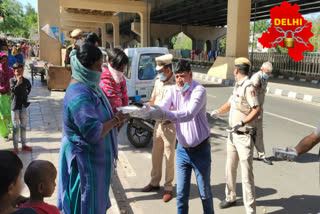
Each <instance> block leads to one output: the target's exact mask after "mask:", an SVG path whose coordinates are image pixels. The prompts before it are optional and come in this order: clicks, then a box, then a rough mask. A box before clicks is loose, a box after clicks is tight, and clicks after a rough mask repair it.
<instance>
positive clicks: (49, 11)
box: [38, 0, 61, 65]
mask: <svg viewBox="0 0 320 214" xmlns="http://www.w3.org/2000/svg"><path fill="white" fill-rule="evenodd" d="M59 2H60V1H59V0H41V1H38V23H39V25H38V30H39V40H40V41H39V42H40V59H41V60H44V61H48V62H51V63H53V64H55V65H60V64H61V51H60V50H61V42H60V41H61V29H60V11H59V9H60V7H59ZM46 24H49V25H50V27H57V28H58V30H59V32H58V33H59V40H56V39H53V38H51V37H50V36H48V35H47V34H46V33H45V32H44V31H42V30H41V29H40V28H41V27H43V26H45V25H46Z"/></svg>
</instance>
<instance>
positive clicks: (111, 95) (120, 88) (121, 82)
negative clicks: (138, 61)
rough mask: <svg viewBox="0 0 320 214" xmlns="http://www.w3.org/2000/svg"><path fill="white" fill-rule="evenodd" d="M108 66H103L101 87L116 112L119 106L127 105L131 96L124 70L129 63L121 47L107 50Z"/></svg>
mask: <svg viewBox="0 0 320 214" xmlns="http://www.w3.org/2000/svg"><path fill="white" fill-rule="evenodd" d="M107 54H108V58H107V61H108V67H103V68H102V74H101V80H100V88H101V89H102V90H103V91H104V93H105V95H106V97H107V98H108V100H109V103H110V105H111V107H112V110H113V112H114V113H117V112H118V110H117V107H121V106H127V105H128V103H129V98H128V94H127V85H126V80H125V78H124V71H125V69H126V67H127V65H128V63H129V59H128V57H127V55H126V54H125V53H124V52H123V51H122V50H120V49H117V48H114V49H111V50H107Z"/></svg>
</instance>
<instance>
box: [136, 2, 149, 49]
mask: <svg viewBox="0 0 320 214" xmlns="http://www.w3.org/2000/svg"><path fill="white" fill-rule="evenodd" d="M150 13H151V3H149V4H148V10H147V5H146V10H145V12H140V13H138V14H139V16H140V24H141V28H140V30H141V31H140V38H141V39H140V43H141V46H142V47H148V46H150V44H151V42H150V39H151V38H150V32H151V29H150V27H151V24H150Z"/></svg>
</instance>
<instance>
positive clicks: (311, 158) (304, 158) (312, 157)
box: [270, 153, 320, 163]
mask: <svg viewBox="0 0 320 214" xmlns="http://www.w3.org/2000/svg"><path fill="white" fill-rule="evenodd" d="M270 160H271V161H274V162H281V161H286V160H283V159H279V158H276V157H275V156H272V157H270ZM294 161H295V162H297V163H315V162H319V161H320V157H319V155H318V154H312V153H306V154H303V155H301V156H298V157H296V158H295V160H294Z"/></svg>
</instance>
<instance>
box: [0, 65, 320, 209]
mask: <svg viewBox="0 0 320 214" xmlns="http://www.w3.org/2000/svg"><path fill="white" fill-rule="evenodd" d="M194 71H195V72H199V71H196V70H194ZM25 77H27V78H29V77H30V74H29V72H28V71H27V69H26V71H25ZM196 79H197V81H199V82H201V83H202V84H203V85H204V86H205V87H206V90H207V95H208V96H207V97H208V101H207V112H208V114H209V113H210V112H211V111H212V110H213V109H216V108H218V107H219V106H220V105H222V104H223V103H224V102H226V100H227V99H228V97H229V96H230V94H231V92H232V87H231V86H226V85H224V84H219V83H213V82H212V81H204V80H200V79H199V78H196ZM269 84H270V87H271V84H276V85H275V86H278V87H283V90H290V89H289V87H293V88H294V89H295V90H296V91H302V90H304V89H303V88H304V87H305V86H300V85H299V86H292V85H289V84H282V83H281V82H276V81H273V80H272V81H271V82H270V83H269ZM306 88H307V89H306V90H309V89H310V90H311V89H315V88H312V87H310V86H306ZM317 89H318V88H316V89H315V90H317ZM311 91H312V90H311ZM311 91H310V92H311ZM306 93H307V92H306ZM308 93H309V92H308ZM64 94H65V93H64V92H58V91H48V90H47V86H46V84H45V83H41V82H40V78H36V80H35V84H34V85H33V88H32V92H31V95H30V101H31V105H30V107H29V108H28V127H27V141H28V143H27V144H28V145H29V146H32V148H33V152H20V154H19V157H20V158H21V159H22V161H23V163H24V169H25V168H26V166H27V165H28V164H29V163H30V162H31V161H32V160H36V159H43V160H49V161H51V162H52V163H53V164H54V165H55V166H56V168H58V155H59V148H60V142H61V136H62V101H63V97H64ZM319 110H320V105H319V104H317V103H316V102H313V103H310V102H297V100H296V99H283V96H279V97H277V96H266V102H265V112H264V115H265V119H264V127H265V147H266V153H267V156H270V157H271V159H272V160H273V163H274V165H273V166H268V165H266V164H264V163H262V162H259V161H254V174H255V184H256V195H257V213H272V214H282V213H289V214H302V213H303V214H304V213H312V214H313V213H320V205H319V201H320V196H319V176H320V175H319V163H318V156H317V153H318V149H319V148H318V147H315V148H314V149H313V150H311V151H310V152H309V153H307V154H305V155H303V156H301V157H299V158H298V159H297V161H296V162H286V161H280V160H278V159H276V158H275V157H273V156H272V148H274V147H277V148H283V147H285V146H294V145H296V144H297V143H298V142H299V140H300V139H302V138H303V137H304V136H306V135H308V134H310V133H311V132H312V131H313V130H314V128H315V126H316V125H317V124H318V123H319V122H320V121H319V117H318V115H319ZM227 118H228V116H227V115H225V116H222V117H221V118H220V119H218V120H213V119H212V118H210V117H208V121H209V124H210V128H211V136H210V137H211V146H212V151H211V152H212V173H211V184H212V192H213V198H214V207H215V212H216V213H221V214H238V213H244V208H243V201H242V198H241V196H242V192H241V176H240V170H239V173H238V176H237V186H238V188H237V189H238V190H237V195H238V203H237V206H235V207H233V208H230V209H226V210H220V209H219V203H220V201H221V200H223V199H224V187H225V177H224V168H225V160H226V148H225V141H226V131H225V129H226V128H227ZM118 143H119V162H118V167H117V169H116V170H115V173H114V176H113V178H112V189H111V191H110V195H111V201H112V204H113V206H112V208H111V209H110V210H109V211H108V214H109V213H110V214H116V213H117V214H118V213H127V214H129V213H130V214H131V213H137V214H147V213H160V214H162V213H176V199H175V196H174V198H173V199H172V200H171V201H169V202H168V203H164V202H163V201H162V194H163V188H161V190H160V191H158V192H151V193H142V192H141V189H142V188H143V187H144V186H145V185H146V184H148V182H149V181H150V170H151V149H152V143H150V144H149V145H148V146H147V147H146V148H141V149H137V148H134V147H133V146H132V145H131V144H130V143H129V141H128V139H127V135H126V126H124V127H123V128H122V129H121V132H120V133H119V142H118ZM0 149H12V141H10V142H4V140H3V139H2V138H0ZM20 149H21V146H20ZM56 182H58V180H57V181H56ZM162 184H163V180H162V182H161V185H162ZM173 184H174V191H175V184H176V181H175V180H174V182H173ZM22 194H23V195H25V196H28V195H29V191H28V189H27V187H26V186H25V185H23V191H22ZM45 201H46V202H47V203H50V204H56V192H55V193H54V194H53V196H52V197H51V198H46V199H45ZM201 212H202V205H201V201H200V199H199V194H198V190H197V186H196V181H195V177H194V174H193V175H192V185H191V191H190V202H189V213H191V214H193V213H201Z"/></svg>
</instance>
